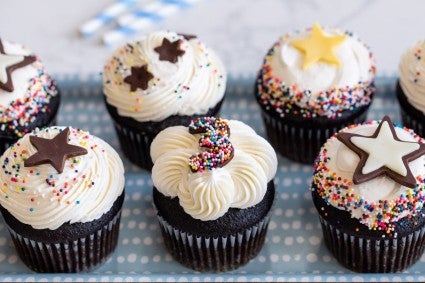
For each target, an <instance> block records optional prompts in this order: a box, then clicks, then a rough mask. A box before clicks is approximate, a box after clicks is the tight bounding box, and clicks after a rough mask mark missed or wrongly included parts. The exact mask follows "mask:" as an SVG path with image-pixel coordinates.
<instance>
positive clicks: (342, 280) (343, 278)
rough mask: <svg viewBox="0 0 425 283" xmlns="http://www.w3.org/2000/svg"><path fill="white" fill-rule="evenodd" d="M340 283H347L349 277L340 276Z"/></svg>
mask: <svg viewBox="0 0 425 283" xmlns="http://www.w3.org/2000/svg"><path fill="white" fill-rule="evenodd" d="M338 281H339V282H347V277H345V276H339V277H338Z"/></svg>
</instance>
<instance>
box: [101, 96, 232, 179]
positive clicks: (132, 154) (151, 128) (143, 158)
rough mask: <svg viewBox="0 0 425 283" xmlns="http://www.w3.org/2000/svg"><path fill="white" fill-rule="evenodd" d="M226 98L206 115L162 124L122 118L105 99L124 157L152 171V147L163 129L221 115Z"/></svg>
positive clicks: (183, 117)
mask: <svg viewBox="0 0 425 283" xmlns="http://www.w3.org/2000/svg"><path fill="white" fill-rule="evenodd" d="M223 100H224V98H223V99H222V100H221V101H219V102H218V103H217V104H216V105H215V106H214V107H212V108H210V109H209V110H208V112H207V113H206V114H200V115H193V116H178V115H174V116H171V117H168V118H166V119H165V120H164V121H161V122H138V121H136V120H134V119H133V118H129V117H122V116H120V115H119V114H118V111H117V109H116V108H115V107H113V106H111V105H109V104H108V103H107V101H106V98H105V103H106V107H107V110H108V112H109V114H110V115H111V117H112V120H113V122H114V127H115V130H116V133H117V136H118V140H119V142H120V145H121V149H122V151H123V153H124V155H125V156H126V157H127V158H128V159H129V160H130V161H131V162H132V163H134V164H136V165H137V166H139V167H141V168H143V169H146V170H148V171H150V170H152V166H153V163H152V159H151V155H150V146H151V144H152V141H153V139H154V138H155V137H156V135H157V134H158V133H159V132H160V131H161V130H163V129H165V128H167V127H170V126H177V125H189V123H190V121H191V120H192V119H195V118H197V117H200V116H215V115H217V114H218V113H219V111H220V109H221V105H222V103H223Z"/></svg>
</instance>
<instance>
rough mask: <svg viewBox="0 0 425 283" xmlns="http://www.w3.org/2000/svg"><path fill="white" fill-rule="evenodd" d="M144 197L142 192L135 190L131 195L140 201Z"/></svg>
mask: <svg viewBox="0 0 425 283" xmlns="http://www.w3.org/2000/svg"><path fill="white" fill-rule="evenodd" d="M141 198H142V193H141V192H135V193H133V194H132V195H131V199H132V200H134V201H138V200H140V199H141Z"/></svg>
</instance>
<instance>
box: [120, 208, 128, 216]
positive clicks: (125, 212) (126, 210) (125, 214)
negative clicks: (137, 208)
mask: <svg viewBox="0 0 425 283" xmlns="http://www.w3.org/2000/svg"><path fill="white" fill-rule="evenodd" d="M128 216H130V209H128V208H124V209H123V210H122V212H121V217H128Z"/></svg>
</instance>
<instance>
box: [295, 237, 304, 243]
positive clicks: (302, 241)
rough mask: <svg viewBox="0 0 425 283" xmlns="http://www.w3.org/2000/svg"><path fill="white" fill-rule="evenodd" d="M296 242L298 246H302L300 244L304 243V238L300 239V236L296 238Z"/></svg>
mask: <svg viewBox="0 0 425 283" xmlns="http://www.w3.org/2000/svg"><path fill="white" fill-rule="evenodd" d="M296 241H297V243H298V244H302V243H304V237H302V236H298V237H297V238H296Z"/></svg>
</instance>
